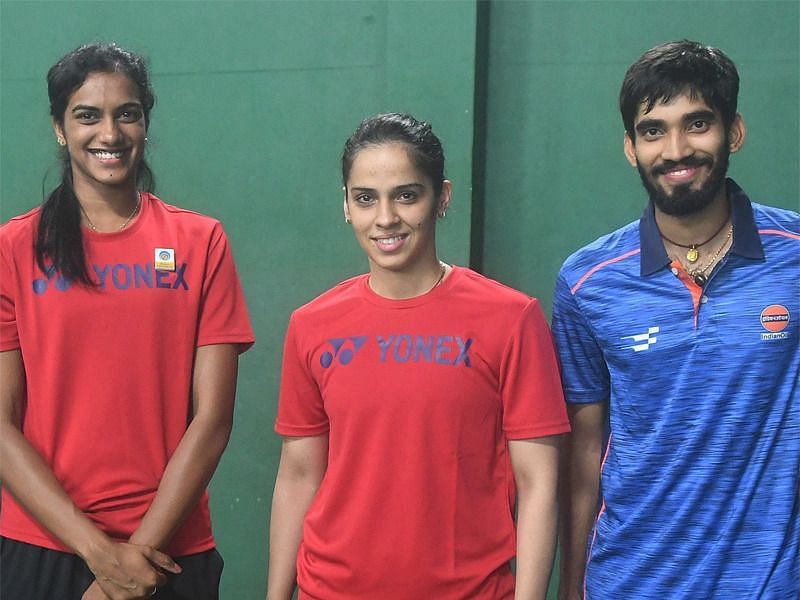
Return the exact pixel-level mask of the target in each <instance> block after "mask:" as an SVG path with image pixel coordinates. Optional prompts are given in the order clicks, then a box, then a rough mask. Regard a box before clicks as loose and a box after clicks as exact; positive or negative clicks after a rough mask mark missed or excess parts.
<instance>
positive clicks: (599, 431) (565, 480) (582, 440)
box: [558, 402, 606, 600]
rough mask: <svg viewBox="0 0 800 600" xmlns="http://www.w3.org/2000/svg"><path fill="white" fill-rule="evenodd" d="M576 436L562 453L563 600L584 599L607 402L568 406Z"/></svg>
mask: <svg viewBox="0 0 800 600" xmlns="http://www.w3.org/2000/svg"><path fill="white" fill-rule="evenodd" d="M567 410H568V412H569V419H570V423H571V424H572V434H571V435H570V436H569V437H568V439H567V442H566V444H565V447H564V452H563V453H562V460H561V479H560V488H561V491H560V496H561V506H562V511H561V513H562V517H561V568H560V570H561V577H560V579H559V589H558V597H559V600H581V599H582V598H583V579H584V572H585V570H586V544H587V542H588V540H589V532H590V531H591V529H592V524H593V523H594V519H595V517H596V516H597V502H598V495H599V490H600V464H601V461H602V453H603V435H604V424H605V414H606V403H605V402H597V403H593V404H571V405H568V407H567Z"/></svg>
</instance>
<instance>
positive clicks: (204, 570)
mask: <svg viewBox="0 0 800 600" xmlns="http://www.w3.org/2000/svg"><path fill="white" fill-rule="evenodd" d="M173 558H174V560H175V562H176V563H178V564H179V565H180V566H181V568H182V569H183V571H182V572H181V573H180V574H179V575H173V574H172V573H167V578H168V581H167V583H166V584H165V585H164V586H163V587H160V588H159V589H158V592H156V594H155V596H153V598H156V599H157V600H218V598H219V580H220V576H221V575H222V567H223V562H222V557H221V556H220V555H219V552H217V551H216V550H208V551H207V552H200V553H199V554H190V555H188V556H180V557H173ZM93 581H94V575H92V572H91V571H90V570H89V567H87V566H86V563H84V562H83V559H81V558H80V557H78V556H76V555H75V554H70V553H68V552H59V551H58V550H50V549H49V548H42V547H41V546H33V545H31V544H26V543H24V542H18V541H16V540H11V539H9V538H4V537H0V598H2V599H3V600H81V596H83V593H84V592H85V591H86V589H87V588H88V587H89V586H90V585H91V584H92V582H93Z"/></svg>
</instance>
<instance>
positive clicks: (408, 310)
mask: <svg viewBox="0 0 800 600" xmlns="http://www.w3.org/2000/svg"><path fill="white" fill-rule="evenodd" d="M342 175H343V179H344V190H345V198H344V216H345V220H346V221H347V222H348V223H350V224H351V225H352V229H353V232H354V234H355V237H356V239H357V241H358V243H359V244H360V246H361V248H362V249H363V251H364V253H365V254H366V257H367V261H368V263H369V272H368V273H367V274H365V275H361V276H358V277H355V278H353V279H350V280H347V281H345V282H343V283H341V284H339V285H338V286H336V287H334V288H333V289H331V290H329V291H328V292H326V293H324V294H323V295H322V296H320V297H318V298H316V299H315V300H313V301H312V302H310V303H309V304H307V305H305V306H303V307H301V308H300V309H298V310H297V311H295V312H294V314H293V315H292V318H291V320H290V323H289V330H288V333H287V336H286V344H285V351H284V361H283V374H282V381H281V392H280V402H279V408H278V415H277V420H276V426H275V429H276V431H277V432H278V433H279V434H281V435H282V436H284V442H283V449H282V454H281V461H280V466H279V470H278V477H277V482H276V486H275V493H274V497H273V505H272V520H271V531H270V571H269V582H268V592H267V597H268V598H269V599H270V600H288V598H290V597H291V594H292V592H293V590H294V588H295V585H298V586H299V588H300V597H301V598H309V599H315V600H323V599H324V600H338V599H341V600H344V599H348V600H350V599H353V598H364V599H366V598H370V599H376V598H380V599H381V600H401V599H402V600H407V599H410V598H415V599H416V598H426V599H427V598H437V599H462V598H471V599H485V600H500V599H509V598H512V597H513V596H514V594H515V588H516V594H517V597H520V598H544V596H545V594H546V590H547V583H548V579H549V575H550V570H551V566H552V560H553V552H554V546H555V531H556V471H557V468H556V465H557V462H558V445H559V434H562V433H564V432H566V431H567V430H568V429H569V425H568V423H567V418H566V412H565V407H564V402H563V398H562V393H561V387H560V383H559V376H558V368H557V365H556V360H555V356H554V352H553V347H552V343H551V339H550V333H549V331H548V328H547V325H546V323H545V320H544V317H543V315H542V311H541V309H540V307H539V303H538V302H537V301H536V300H535V299H532V298H529V297H528V296H526V295H524V294H522V293H521V292H517V291H515V290H512V289H510V288H508V287H505V286H503V285H501V284H499V283H497V282H495V281H492V280H490V279H487V278H486V277H483V276H481V275H479V274H478V273H475V272H474V271H471V270H469V269H466V268H462V267H457V266H453V265H449V264H446V263H444V262H442V261H441V260H440V259H439V257H438V254H437V250H436V224H437V221H438V220H439V219H441V218H443V217H444V216H445V213H446V211H447V210H448V208H449V207H450V202H451V193H452V185H451V183H450V181H448V180H446V179H445V177H444V152H443V150H442V146H441V143H440V142H439V139H438V138H437V137H436V135H434V133H433V131H432V130H431V127H430V125H428V124H427V123H424V122H420V121H418V120H416V119H414V118H413V117H411V116H409V115H404V114H384V115H378V116H376V117H372V118H370V119H367V120H365V121H364V122H363V123H362V124H361V125H360V127H359V128H358V129H357V130H356V132H355V133H354V134H353V135H352V136H351V137H350V138H349V139H348V140H347V143H346V144H345V149H344V154H343V157H342ZM515 504H516V505H517V508H518V511H517V516H516V521H515V518H514V508H515ZM515 555H516V558H517V575H516V579H515V577H514V575H513V574H512V571H511V568H510V562H511V559H512V558H514V556H515Z"/></svg>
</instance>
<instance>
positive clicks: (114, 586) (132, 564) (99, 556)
mask: <svg viewBox="0 0 800 600" xmlns="http://www.w3.org/2000/svg"><path fill="white" fill-rule="evenodd" d="M86 564H87V565H88V566H89V569H90V570H91V571H92V573H94V576H95V583H97V585H98V586H99V587H100V588H101V590H102V592H103V593H104V594H105V596H97V595H96V593H95V592H94V591H93V590H92V587H93V586H94V584H92V586H90V587H89V589H88V590H87V593H91V594H95V595H94V596H89V600H95V599H97V600H100V599H101V598H105V597H107V598H108V599H109V600H140V599H146V598H149V597H150V596H152V594H153V591H154V590H155V588H156V587H158V586H161V585H164V584H165V583H166V581H167V577H166V575H165V574H164V571H169V572H170V573H180V572H181V568H180V567H179V566H178V565H177V563H175V562H174V561H173V560H172V559H171V558H170V557H169V556H167V555H166V554H164V553H163V552H159V551H158V550H156V549H155V548H151V547H150V546H140V545H137V544H129V543H112V544H111V546H107V547H105V548H104V549H103V550H102V551H98V552H97V553H95V554H93V555H92V556H91V557H87V558H86ZM84 600H86V599H84Z"/></svg>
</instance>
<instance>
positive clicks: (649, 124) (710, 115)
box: [636, 110, 717, 134]
mask: <svg viewBox="0 0 800 600" xmlns="http://www.w3.org/2000/svg"><path fill="white" fill-rule="evenodd" d="M700 119H702V120H704V121H708V122H709V123H714V122H716V120H717V115H716V114H714V111H712V110H696V111H694V112H690V113H687V114H685V115H683V122H684V123H691V122H692V121H698V120H700ZM665 124H666V121H664V119H642V120H641V121H639V122H638V123H637V124H636V133H639V134H642V133H644V132H645V131H647V130H648V129H653V128H656V129H660V128H663V127H664V125H665Z"/></svg>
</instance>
